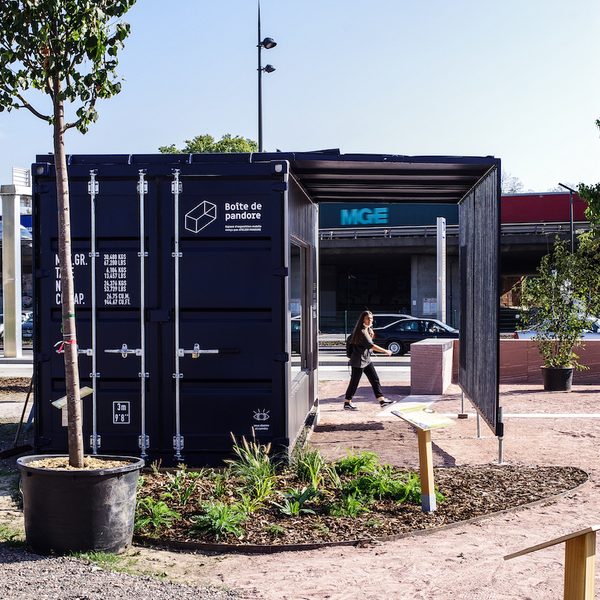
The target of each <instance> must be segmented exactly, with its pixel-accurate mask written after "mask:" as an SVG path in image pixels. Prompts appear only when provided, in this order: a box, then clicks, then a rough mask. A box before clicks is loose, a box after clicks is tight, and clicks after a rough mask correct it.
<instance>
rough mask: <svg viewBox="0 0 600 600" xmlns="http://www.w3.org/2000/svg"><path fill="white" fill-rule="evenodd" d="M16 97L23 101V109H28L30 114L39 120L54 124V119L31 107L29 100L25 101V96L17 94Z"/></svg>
mask: <svg viewBox="0 0 600 600" xmlns="http://www.w3.org/2000/svg"><path fill="white" fill-rule="evenodd" d="M15 96H16V97H17V98H18V99H19V100H20V101H21V103H22V106H21V108H26V109H27V110H28V111H29V112H31V113H33V114H34V115H35V116H36V117H37V118H38V119H42V121H47V122H48V123H52V117H49V116H48V115H44V114H42V113H41V112H39V111H37V110H36V109H35V108H33V106H31V104H29V102H27V100H25V98H23V96H21V94H19V93H15Z"/></svg>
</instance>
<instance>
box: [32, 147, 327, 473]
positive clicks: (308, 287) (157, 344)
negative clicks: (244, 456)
mask: <svg viewBox="0 0 600 600" xmlns="http://www.w3.org/2000/svg"><path fill="white" fill-rule="evenodd" d="M47 160H48V157H44V156H40V157H38V162H37V163H36V164H35V165H34V167H33V173H34V178H35V182H34V237H35V240H36V247H35V265H34V267H35V275H36V280H35V281H36V294H35V295H36V311H35V315H36V316H35V318H36V327H37V329H36V332H37V333H36V340H35V352H36V360H35V383H36V385H35V389H36V446H37V449H38V450H39V451H41V452H61V451H65V450H66V443H67V442H66V440H67V437H66V426H65V414H64V412H65V411H63V410H61V409H59V408H57V407H55V406H54V405H53V404H52V402H53V401H56V400H57V399H59V398H60V397H62V396H64V394H65V381H64V365H63V355H62V354H61V352H60V350H61V342H60V340H61V338H62V336H61V331H60V326H61V307H60V279H59V277H60V268H59V266H58V258H57V257H58V254H57V211H56V189H55V175H54V166H53V164H51V163H48V162H46V161H47ZM50 160H52V157H50ZM194 160H195V161H196V162H191V161H190V160H189V157H188V156H185V157H183V156H172V155H162V156H79V157H77V156H75V157H71V158H70V162H69V181H70V192H71V214H72V216H71V235H72V240H73V244H72V245H73V248H72V252H73V265H74V277H75V301H76V309H77V327H78V329H77V335H78V340H77V343H78V347H79V353H80V359H79V368H80V377H81V386H82V387H85V386H87V387H89V388H91V389H92V390H93V392H92V393H90V394H89V395H88V396H86V397H85V398H83V400H82V403H83V416H84V440H85V444H86V451H89V452H93V451H97V452H98V453H102V454H115V453H118V454H129V455H139V454H140V453H141V454H142V455H143V456H146V457H147V458H148V460H155V459H161V460H162V462H163V464H171V463H173V462H177V461H185V462H186V463H187V464H189V465H203V464H215V463H219V462H220V461H221V460H222V459H223V458H224V457H225V456H227V455H228V453H229V452H230V449H231V435H232V434H233V435H235V436H237V437H238V438H239V437H241V436H245V437H247V438H249V437H251V436H252V435H253V434H254V435H256V437H257V438H258V439H259V440H261V441H262V442H264V443H271V444H272V445H273V448H274V450H275V451H285V450H287V449H288V448H289V447H290V446H291V444H292V443H293V441H294V440H295V438H296V436H297V435H298V433H299V431H300V430H301V428H302V426H303V423H304V420H305V418H306V415H307V413H308V412H309V410H310V408H311V406H312V405H313V403H314V402H315V400H316V394H315V390H316V381H315V377H314V373H313V370H314V368H316V364H317V358H316V356H317V348H316V340H317V337H316V322H317V321H316V271H317V269H316V248H315V238H316V208H315V205H314V204H313V203H312V202H311V201H310V200H309V199H308V198H307V197H306V196H305V194H303V193H302V192H301V190H300V189H299V187H298V186H297V184H296V183H295V182H294V181H293V180H292V179H290V177H289V164H288V162H287V161H286V160H273V161H266V162H258V163H250V162H249V161H248V155H245V156H242V155H220V156H211V155H197V156H195V157H194ZM93 288H95V293H93V291H92V289H93ZM94 299H95V302H94V301H93V300H94Z"/></svg>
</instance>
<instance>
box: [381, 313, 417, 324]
mask: <svg viewBox="0 0 600 600" xmlns="http://www.w3.org/2000/svg"><path fill="white" fill-rule="evenodd" d="M400 319H412V317H411V315H405V314H402V313H373V327H387V326H388V325H391V324H392V323H395V322H396V321H400Z"/></svg>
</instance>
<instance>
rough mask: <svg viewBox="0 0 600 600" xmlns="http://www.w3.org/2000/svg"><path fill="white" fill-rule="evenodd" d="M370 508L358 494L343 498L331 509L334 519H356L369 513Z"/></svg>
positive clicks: (330, 512)
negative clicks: (362, 514)
mask: <svg viewBox="0 0 600 600" xmlns="http://www.w3.org/2000/svg"><path fill="white" fill-rule="evenodd" d="M368 512H369V508H368V506H366V505H365V503H364V502H363V500H362V499H361V498H360V497H359V496H358V495H357V494H348V495H347V496H342V498H341V500H340V501H339V502H337V503H335V504H334V505H332V506H331V508H330V509H329V514H330V515H331V516H332V517H356V516H358V515H359V514H361V513H368Z"/></svg>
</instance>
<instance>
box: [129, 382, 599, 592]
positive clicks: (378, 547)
mask: <svg viewBox="0 0 600 600" xmlns="http://www.w3.org/2000/svg"><path fill="white" fill-rule="evenodd" d="M344 386H345V383H344V382H327V383H323V384H322V386H321V389H320V395H321V398H322V401H321V415H320V421H319V425H318V426H317V428H316V430H315V432H314V433H313V434H312V436H311V438H310V443H311V444H312V445H314V446H316V447H318V448H320V449H321V450H322V451H323V453H324V454H325V455H327V456H329V457H331V458H334V457H337V456H341V455H344V454H345V453H346V451H347V449H348V448H351V447H354V448H357V449H358V448H360V449H369V450H373V451H375V452H377V453H379V454H380V456H381V457H382V460H384V461H387V462H390V463H392V464H395V465H402V466H410V467H416V465H417V464H418V463H417V449H416V435H415V433H414V432H413V431H412V429H411V428H410V426H408V425H406V424H405V423H403V422H402V421H400V420H399V419H398V418H397V417H394V416H390V417H383V418H382V417H381V416H378V413H380V409H379V406H378V405H377V404H376V403H375V402H374V401H373V400H372V398H371V393H370V390H369V389H367V388H366V387H361V388H359V393H358V394H357V397H356V403H357V404H358V405H359V407H360V410H359V411H357V412H354V413H349V412H346V411H343V410H342V409H341V402H342V399H343V396H342V394H343V391H344ZM385 392H386V394H387V395H389V396H390V397H391V398H393V399H401V398H403V397H405V396H406V395H407V394H408V393H409V388H408V387H406V386H393V385H388V386H387V387H386V389H385ZM501 405H502V406H503V409H504V412H505V414H508V415H515V416H507V417H506V418H505V422H506V437H505V441H504V460H505V462H507V463H511V464H527V465H531V464H539V465H573V466H578V467H581V468H583V469H585V470H586V471H588V472H589V473H590V480H589V481H588V482H587V483H585V484H584V485H583V486H582V487H580V488H578V489H576V490H574V491H572V492H569V493H568V494H566V495H565V496H563V497H560V498H558V499H554V500H550V501H548V502H543V503H541V504H538V505H536V506H533V507H529V508H525V509H521V510H516V511H514V512H510V513H505V514H501V515H497V516H490V517H486V518H484V519H482V520H480V521H477V522H474V523H465V524H462V525H461V524H458V525H457V526H454V527H451V528H449V529H446V530H442V531H437V532H435V531H434V532H427V533H425V534H420V535H412V536H408V537H406V538H403V539H401V540H398V541H394V542H385V543H378V544H375V545H373V546H368V547H360V548H356V547H338V548H324V549H321V550H314V551H306V552H283V553H278V554H272V555H227V556H223V555H220V556H207V555H185V554H177V553H172V552H156V551H147V550H142V551H140V550H139V549H138V550H136V553H138V559H139V560H140V564H144V563H146V564H147V565H148V566H153V567H154V568H155V569H158V570H159V571H163V572H165V573H167V574H168V575H169V576H170V577H174V578H176V579H178V580H181V581H187V582H197V583H203V584H206V583H210V584H214V585H219V584H221V585H225V586H226V587H228V588H233V589H237V590H240V593H241V595H242V597H244V598H263V599H269V600H302V599H321V598H326V599H331V600H346V599H354V598H368V599H371V598H372V599H375V598H377V599H380V598H403V599H404V598H406V599H427V600H430V599H436V600H446V599H454V598H461V599H470V600H484V599H523V600H525V599H527V600H529V599H530V600H549V599H551V598H560V597H562V586H563V558H564V556H563V555H564V546H556V547H553V548H549V549H546V550H543V551H540V552H537V553H534V554H530V555H527V556H523V557H521V558H516V559H514V560H511V561H504V560H503V556H504V555H505V554H509V553H511V552H514V551H517V550H520V549H523V548H526V547H528V546H531V545H534V544H537V543H540V542H543V541H546V540H549V539H552V538H554V537H558V536H561V535H563V534H566V533H570V532H573V531H576V530H579V529H583V528H585V527H588V526H589V525H592V524H596V523H600V496H599V493H598V492H599V487H598V482H599V479H600V463H599V461H598V455H599V452H600V418H597V417H596V418H594V417H591V416H584V417H578V416H561V417H553V416H550V417H544V416H543V415H544V414H545V415H551V414H558V413H561V414H562V413H569V414H573V415H578V414H579V415H589V414H590V413H596V412H598V413H600V390H598V389H596V388H593V387H591V386H575V388H574V391H573V392H572V393H569V394H564V393H562V394H561V393H548V392H542V391H541V388H540V387H537V386H502V388H501ZM460 406H461V405H460V394H459V391H458V388H455V387H452V388H451V389H450V390H449V394H448V395H446V396H445V397H444V399H443V400H442V401H439V402H436V403H435V405H434V408H435V410H436V412H440V413H444V414H453V415H454V416H456V414H457V413H458V412H460ZM465 409H466V411H467V412H469V411H471V414H470V417H469V418H468V419H466V420H456V419H455V424H454V426H452V427H450V428H448V429H444V430H437V431H435V432H434V433H433V436H432V437H433V442H434V453H435V463H436V464H437V465H453V464H457V465H460V464H483V463H493V462H497V461H498V442H497V439H496V438H495V437H493V435H492V433H491V431H490V430H489V429H488V428H487V426H486V425H485V424H483V422H482V423H481V438H477V426H476V419H475V416H474V414H473V412H472V407H471V406H470V405H469V404H466V406H465ZM536 414H539V415H540V416H538V417H531V416H528V417H526V416H524V415H536ZM516 415H519V416H516ZM596 587H599V588H600V586H598V585H597V586H596ZM598 597H600V596H598Z"/></svg>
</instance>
